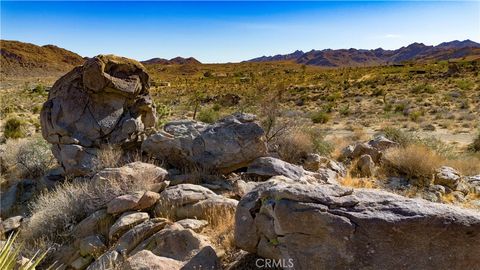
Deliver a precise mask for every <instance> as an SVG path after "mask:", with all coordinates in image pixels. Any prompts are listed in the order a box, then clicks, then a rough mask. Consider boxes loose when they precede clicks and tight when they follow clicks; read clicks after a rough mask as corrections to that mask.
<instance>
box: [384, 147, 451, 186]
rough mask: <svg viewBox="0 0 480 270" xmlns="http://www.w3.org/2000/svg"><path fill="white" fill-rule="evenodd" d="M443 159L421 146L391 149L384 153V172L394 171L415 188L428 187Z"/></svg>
mask: <svg viewBox="0 0 480 270" xmlns="http://www.w3.org/2000/svg"><path fill="white" fill-rule="evenodd" d="M443 162H444V159H443V158H442V157H441V156H440V155H438V154H437V153H435V152H434V151H432V150H431V149H429V148H427V147H425V146H423V145H415V144H412V145H409V146H407V147H398V148H391V149H388V150H387V151H386V152H385V163H384V167H385V169H386V171H389V170H394V171H396V172H397V173H399V174H401V175H405V176H407V177H408V178H409V179H410V180H411V181H412V183H413V184H415V185H417V186H428V185H429V184H430V183H431V180H432V177H433V174H434V172H435V170H436V169H437V168H439V167H440V166H441V165H443V164H442V163H443Z"/></svg>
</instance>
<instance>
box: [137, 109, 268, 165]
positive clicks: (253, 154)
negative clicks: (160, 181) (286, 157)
mask: <svg viewBox="0 0 480 270" xmlns="http://www.w3.org/2000/svg"><path fill="white" fill-rule="evenodd" d="M254 120H255V116H253V115H250V114H235V115H232V116H228V117H226V118H224V119H222V120H219V121H218V122H216V123H214V124H211V125H207V124H205V123H201V122H196V121H186V120H185V121H176V122H170V123H167V124H166V125H165V127H164V131H162V132H159V133H157V134H154V135H152V136H150V137H148V138H147V139H146V140H145V141H144V142H143V144H142V150H143V151H144V152H146V153H148V154H149V155H151V156H153V157H156V158H159V159H162V160H165V161H167V162H168V163H170V164H171V165H173V166H175V167H177V168H183V167H194V168H201V169H205V170H212V171H218V172H221V173H229V172H232V171H234V170H236V169H239V168H242V167H246V166H248V164H249V163H250V162H252V161H253V160H255V159H256V158H258V157H261V156H265V155H266V152H267V147H266V143H265V139H264V131H263V129H262V128H261V127H260V126H259V125H258V124H257V123H255V122H254Z"/></svg>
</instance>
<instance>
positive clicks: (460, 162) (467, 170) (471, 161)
mask: <svg viewBox="0 0 480 270" xmlns="http://www.w3.org/2000/svg"><path fill="white" fill-rule="evenodd" d="M446 165H447V166H450V167H452V168H455V169H457V170H458V171H459V172H461V173H462V174H463V175H478V174H480V155H479V154H467V155H463V156H460V157H458V158H455V159H451V160H448V161H447V162H446Z"/></svg>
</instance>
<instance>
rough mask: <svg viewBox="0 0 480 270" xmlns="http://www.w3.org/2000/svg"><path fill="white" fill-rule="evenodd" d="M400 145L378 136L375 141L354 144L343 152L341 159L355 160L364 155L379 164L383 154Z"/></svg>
mask: <svg viewBox="0 0 480 270" xmlns="http://www.w3.org/2000/svg"><path fill="white" fill-rule="evenodd" d="M398 145H399V144H398V143H396V142H394V141H391V140H389V139H387V138H385V137H384V136H377V137H375V138H374V139H373V140H370V141H368V142H364V143H357V144H352V145H349V146H347V147H345V148H344V149H343V150H342V154H341V156H340V159H342V160H346V159H349V160H353V159H356V158H359V157H360V156H362V155H365V154H367V155H370V156H371V157H372V159H373V161H374V162H376V163H378V162H379V161H380V159H381V158H382V155H383V152H384V151H385V150H387V149H388V148H391V147H396V146H398Z"/></svg>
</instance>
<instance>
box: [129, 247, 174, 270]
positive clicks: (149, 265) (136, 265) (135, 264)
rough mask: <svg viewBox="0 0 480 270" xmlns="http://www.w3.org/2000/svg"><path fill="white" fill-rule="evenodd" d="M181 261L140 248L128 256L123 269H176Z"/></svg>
mask: <svg viewBox="0 0 480 270" xmlns="http://www.w3.org/2000/svg"><path fill="white" fill-rule="evenodd" d="M182 265H183V263H182V262H180V261H177V260H174V259H171V258H166V257H160V256H157V255H155V254H153V253H152V252H151V251H149V250H142V251H140V252H138V253H136V254H135V255H133V256H131V257H130V258H128V259H127V260H126V262H125V265H124V267H125V270H147V269H148V270H178V269H180V268H181V267H182Z"/></svg>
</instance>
